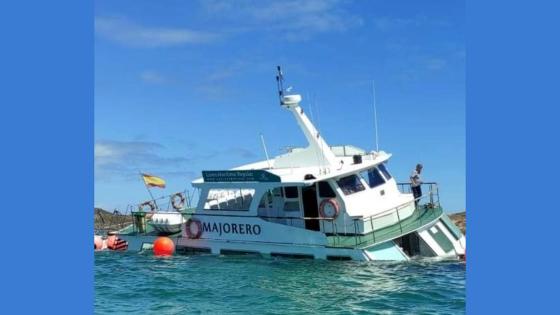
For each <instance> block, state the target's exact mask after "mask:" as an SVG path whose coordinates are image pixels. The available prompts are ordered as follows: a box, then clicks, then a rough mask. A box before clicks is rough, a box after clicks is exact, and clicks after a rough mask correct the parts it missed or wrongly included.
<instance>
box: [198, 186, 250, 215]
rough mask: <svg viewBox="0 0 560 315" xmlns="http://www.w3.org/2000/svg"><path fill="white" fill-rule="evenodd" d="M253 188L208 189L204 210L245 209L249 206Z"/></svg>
mask: <svg viewBox="0 0 560 315" xmlns="http://www.w3.org/2000/svg"><path fill="white" fill-rule="evenodd" d="M254 195H255V190H254V189H240V188H236V189H229V188H227V189H210V191H208V197H207V198H206V203H205V204H204V209H205V210H230V211H247V210H249V208H250V207H251V202H252V201H253V196H254Z"/></svg>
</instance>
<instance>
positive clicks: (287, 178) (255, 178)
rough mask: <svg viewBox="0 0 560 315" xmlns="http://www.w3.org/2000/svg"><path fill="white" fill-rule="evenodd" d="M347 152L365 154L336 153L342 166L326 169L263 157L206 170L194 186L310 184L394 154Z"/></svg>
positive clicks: (340, 174)
mask: <svg viewBox="0 0 560 315" xmlns="http://www.w3.org/2000/svg"><path fill="white" fill-rule="evenodd" d="M341 150H342V146H341V147H339V149H333V152H336V153H339V151H340V152H342V151H341ZM345 150H347V152H351V153H361V154H352V155H350V156H348V155H347V154H346V155H342V154H336V156H337V159H338V160H339V161H340V164H339V167H338V168H335V169H333V167H328V168H325V167H324V166H322V165H320V164H317V165H313V166H305V167H278V168H276V167H274V164H275V162H276V159H277V158H274V159H271V160H263V161H259V162H255V163H251V164H246V165H242V166H239V167H236V168H233V169H230V170H213V171H203V172H202V174H203V177H201V178H198V179H196V180H194V181H193V182H192V184H193V186H195V187H201V186H203V185H204V186H207V185H210V186H224V184H226V185H227V186H230V185H231V184H234V183H235V184H240V183H246V184H249V185H251V183H252V184H254V183H271V184H272V185H274V186H308V185H312V184H313V183H315V182H318V181H323V180H327V179H330V178H337V177H342V176H344V175H346V174H352V173H356V172H360V171H362V170H365V169H368V168H371V167H373V166H375V165H378V164H381V163H384V162H386V161H387V160H388V159H389V158H390V157H391V154H389V153H386V152H384V151H379V152H371V153H365V151H363V150H361V149H359V148H357V147H354V146H346V149H345ZM355 155H359V156H360V157H361V158H362V161H361V163H354V156H355ZM306 175H312V176H313V178H309V176H308V177H307V178H309V179H306Z"/></svg>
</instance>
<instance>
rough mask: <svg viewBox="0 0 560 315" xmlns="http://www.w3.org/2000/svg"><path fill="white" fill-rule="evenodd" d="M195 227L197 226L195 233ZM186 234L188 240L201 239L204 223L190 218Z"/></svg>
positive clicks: (186, 224)
mask: <svg viewBox="0 0 560 315" xmlns="http://www.w3.org/2000/svg"><path fill="white" fill-rule="evenodd" d="M193 225H194V226H195V229H196V230H195V231H193V228H192V227H193ZM185 232H187V237H188V238H191V239H197V238H200V236H201V235H202V223H201V222H200V220H198V219H194V218H190V219H189V220H188V221H187V223H185Z"/></svg>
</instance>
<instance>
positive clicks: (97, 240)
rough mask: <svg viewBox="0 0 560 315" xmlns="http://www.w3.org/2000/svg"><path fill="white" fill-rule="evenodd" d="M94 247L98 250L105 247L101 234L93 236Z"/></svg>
mask: <svg viewBox="0 0 560 315" xmlns="http://www.w3.org/2000/svg"><path fill="white" fill-rule="evenodd" d="M93 248H94V249H96V250H100V249H102V248H103V239H102V238H101V236H99V235H94V236H93Z"/></svg>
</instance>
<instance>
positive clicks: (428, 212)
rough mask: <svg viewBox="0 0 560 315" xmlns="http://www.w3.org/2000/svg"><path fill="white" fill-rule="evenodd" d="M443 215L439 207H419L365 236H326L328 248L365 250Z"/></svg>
mask: <svg viewBox="0 0 560 315" xmlns="http://www.w3.org/2000/svg"><path fill="white" fill-rule="evenodd" d="M442 214H443V209H442V208H441V207H429V206H420V207H418V208H416V210H414V213H413V214H412V215H411V216H410V217H408V218H406V219H404V220H401V221H399V222H398V223H396V224H393V225H391V226H388V227H384V228H382V229H379V230H374V231H373V232H370V233H367V234H363V235H360V234H356V235H332V236H328V237H327V239H328V246H330V247H346V248H366V247H370V246H372V245H375V244H379V243H382V242H385V241H388V240H392V239H395V238H398V237H400V236H402V235H406V234H408V233H410V232H413V231H415V230H417V229H419V228H421V227H423V226H425V225H427V224H429V223H432V222H434V221H436V220H437V219H439V218H440V217H441V215H442Z"/></svg>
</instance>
